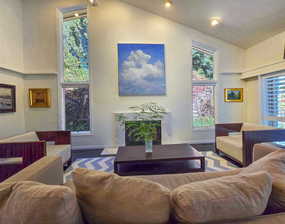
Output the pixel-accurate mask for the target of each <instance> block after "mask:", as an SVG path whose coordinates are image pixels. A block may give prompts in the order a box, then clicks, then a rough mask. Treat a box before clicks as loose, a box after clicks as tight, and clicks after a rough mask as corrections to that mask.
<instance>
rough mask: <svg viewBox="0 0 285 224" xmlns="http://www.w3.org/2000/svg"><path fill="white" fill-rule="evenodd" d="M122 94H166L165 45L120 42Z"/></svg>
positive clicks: (120, 87)
mask: <svg viewBox="0 0 285 224" xmlns="http://www.w3.org/2000/svg"><path fill="white" fill-rule="evenodd" d="M118 54H119V94H120V96H161V95H166V87H165V83H166V82H165V64H164V63H165V62H164V45H162V44H118Z"/></svg>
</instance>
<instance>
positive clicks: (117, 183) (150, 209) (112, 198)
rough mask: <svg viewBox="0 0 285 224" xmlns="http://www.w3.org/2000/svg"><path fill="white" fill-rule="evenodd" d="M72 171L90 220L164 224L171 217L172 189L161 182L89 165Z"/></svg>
mask: <svg viewBox="0 0 285 224" xmlns="http://www.w3.org/2000/svg"><path fill="white" fill-rule="evenodd" d="M72 175H73V180H74V185H75V188H76V194H77V199H78V201H79V204H80V207H81V209H82V212H83V215H84V217H85V219H86V220H87V222H88V223H89V224H95V223H99V224H118V223H120V224H164V223H167V222H168V220H169V214H170V196H169V190H168V189H167V188H165V187H163V186H161V185H160V184H157V183H154V182H151V181H147V180H144V179H141V178H132V177H120V176H118V175H116V174H111V173H105V172H99V171H94V170H87V169H76V170H75V171H74V172H73V174H72Z"/></svg>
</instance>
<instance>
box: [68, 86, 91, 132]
mask: <svg viewBox="0 0 285 224" xmlns="http://www.w3.org/2000/svg"><path fill="white" fill-rule="evenodd" d="M64 95H65V128H66V130H68V131H74V132H81V131H89V130H90V117H89V114H90V111H89V89H88V88H65V89H64Z"/></svg>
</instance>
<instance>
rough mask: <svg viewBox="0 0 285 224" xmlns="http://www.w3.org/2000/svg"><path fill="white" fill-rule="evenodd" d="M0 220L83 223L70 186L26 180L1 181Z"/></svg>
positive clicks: (29, 223) (17, 223) (33, 223)
mask: <svg viewBox="0 0 285 224" xmlns="http://www.w3.org/2000/svg"><path fill="white" fill-rule="evenodd" d="M0 223H7V224H8V223H13V224H39V223H40V224H50V223H52V224H82V223H83V221H82V218H81V212H80V209H79V206H78V203H77V200H76V196H75V193H74V192H72V191H71V190H70V189H69V188H68V187H64V186H49V185H44V184H40V183H36V182H31V181H26V182H18V183H5V184H0Z"/></svg>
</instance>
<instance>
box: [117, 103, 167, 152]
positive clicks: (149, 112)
mask: <svg viewBox="0 0 285 224" xmlns="http://www.w3.org/2000/svg"><path fill="white" fill-rule="evenodd" d="M129 109H131V110H133V111H134V113H133V114H134V116H133V117H132V120H133V121H139V122H130V123H129V124H128V127H127V128H128V129H129V136H130V137H132V138H134V139H135V140H136V141H144V142H145V150H146V153H152V143H153V140H154V138H155V136H156V134H157V133H156V132H157V127H158V126H159V124H158V123H157V122H153V121H157V120H162V119H163V117H164V115H165V114H166V111H165V109H164V108H163V107H162V106H160V105H158V104H156V103H146V104H142V105H140V106H131V107H129ZM117 120H118V121H119V122H120V124H121V125H125V123H126V121H130V120H129V119H128V118H127V117H126V116H124V115H122V114H120V115H119V116H118V117H117Z"/></svg>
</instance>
